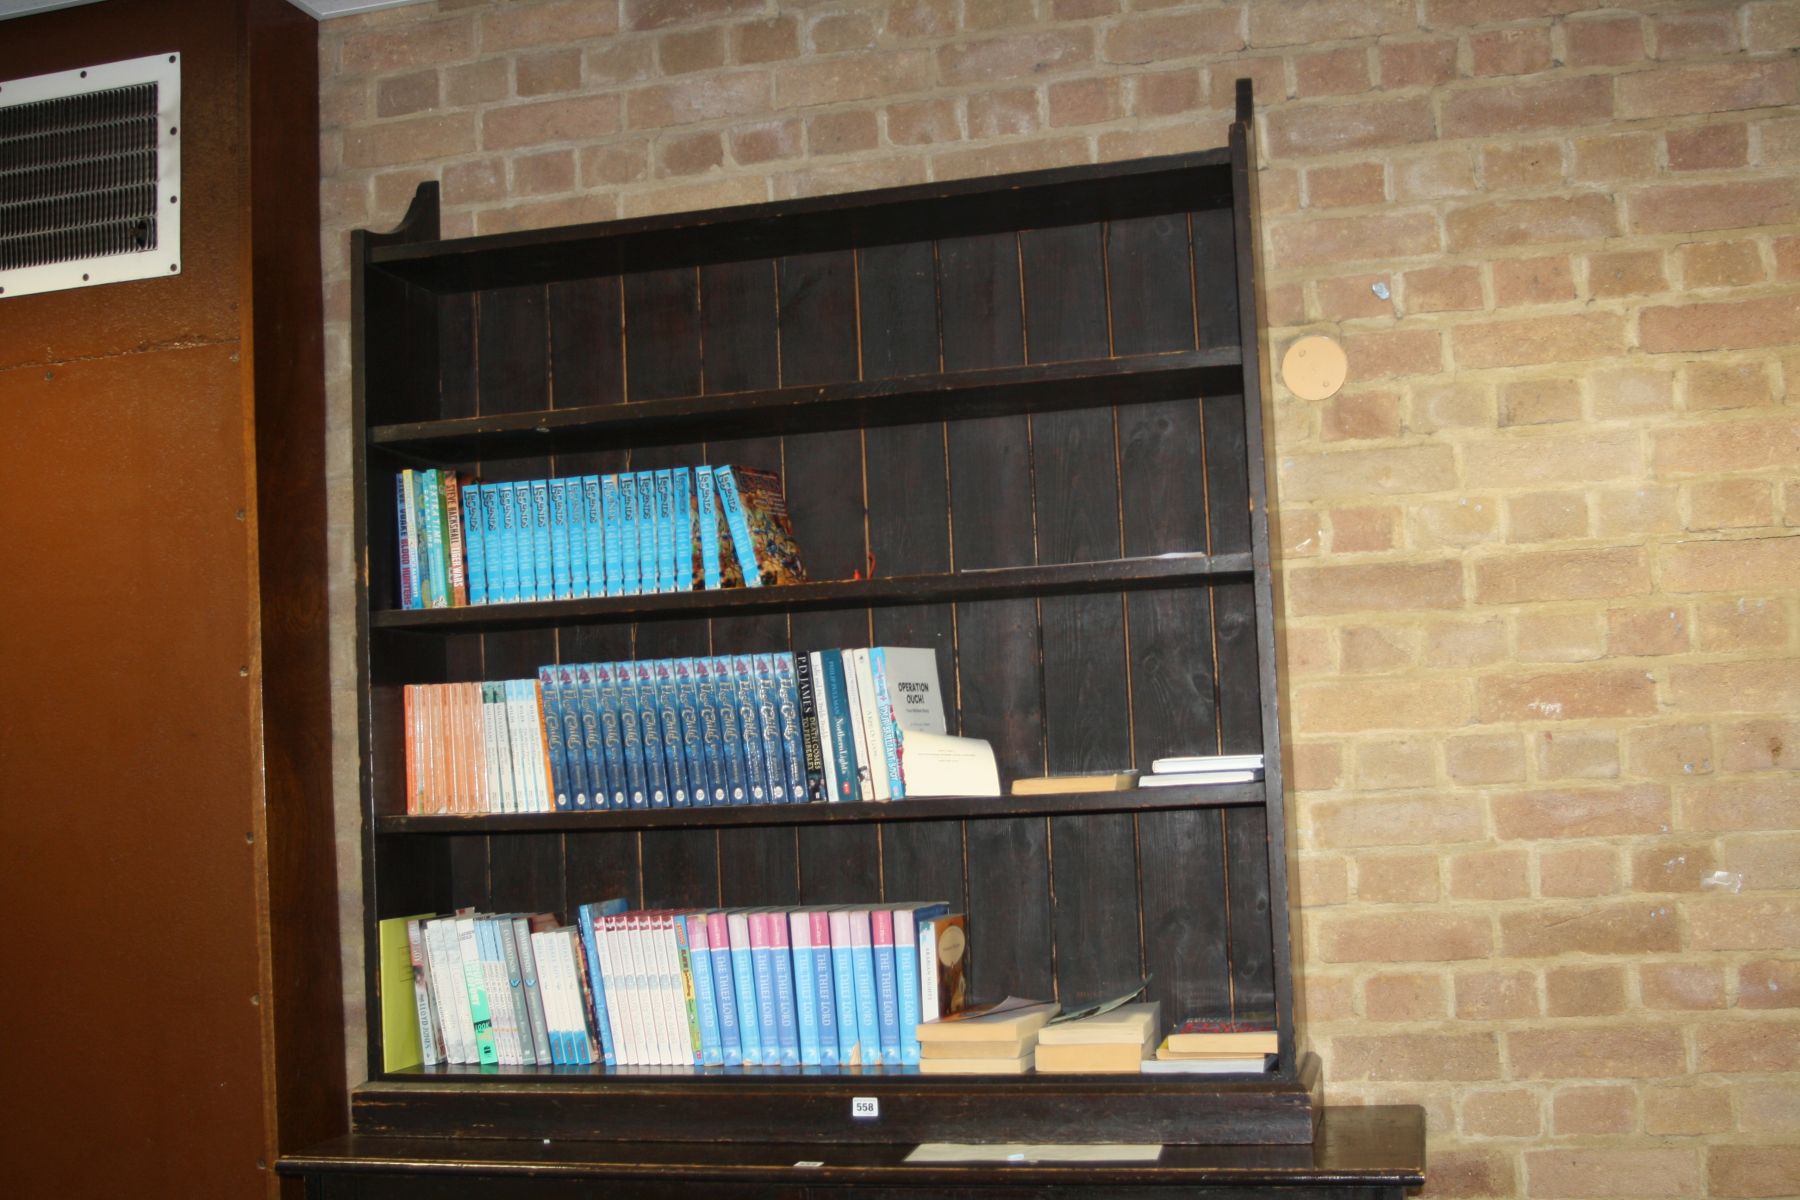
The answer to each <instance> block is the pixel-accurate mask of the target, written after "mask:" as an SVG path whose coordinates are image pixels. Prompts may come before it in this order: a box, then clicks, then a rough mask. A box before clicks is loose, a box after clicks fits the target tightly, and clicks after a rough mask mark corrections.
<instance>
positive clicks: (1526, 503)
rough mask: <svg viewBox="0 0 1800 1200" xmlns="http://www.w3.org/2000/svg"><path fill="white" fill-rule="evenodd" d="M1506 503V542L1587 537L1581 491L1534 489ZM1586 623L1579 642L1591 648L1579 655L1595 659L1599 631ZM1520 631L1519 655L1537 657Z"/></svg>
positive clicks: (1559, 641) (1584, 499)
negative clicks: (1533, 491)
mask: <svg viewBox="0 0 1800 1200" xmlns="http://www.w3.org/2000/svg"><path fill="white" fill-rule="evenodd" d="M1505 503H1506V540H1507V541H1509V542H1554V541H1565V540H1568V539H1571V538H1580V537H1586V536H1587V532H1588V511H1587V497H1586V496H1585V495H1584V494H1583V493H1581V492H1536V493H1532V494H1528V495H1524V496H1510V497H1508V498H1507V500H1506V502H1505ZM1554 619H1558V620H1560V619H1562V618H1561V617H1557V618H1554ZM1587 624H1588V626H1589V628H1587V629H1585V630H1584V631H1583V633H1584V635H1585V636H1583V637H1582V638H1581V639H1580V641H1581V642H1582V643H1584V644H1585V645H1587V646H1590V647H1592V649H1591V651H1590V652H1589V653H1587V654H1584V655H1580V656H1579V657H1584V658H1598V657H1599V636H1598V632H1599V631H1598V630H1597V629H1595V628H1592V625H1593V622H1592V620H1591V618H1590V619H1587ZM1520 630H1521V635H1520V646H1519V653H1520V656H1521V657H1522V658H1524V657H1536V655H1535V654H1534V653H1533V651H1535V650H1536V649H1538V647H1537V646H1535V645H1531V646H1528V645H1527V644H1526V642H1527V639H1526V636H1525V632H1524V630H1525V626H1524V625H1521V626H1520ZM1553 640H1554V641H1555V643H1556V644H1558V645H1564V644H1566V641H1567V639H1565V638H1563V637H1561V636H1557V637H1555V638H1554V639H1553ZM1555 657H1559V658H1560V657H1564V656H1562V655H1557V656H1555Z"/></svg>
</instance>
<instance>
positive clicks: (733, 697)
mask: <svg viewBox="0 0 1800 1200" xmlns="http://www.w3.org/2000/svg"><path fill="white" fill-rule="evenodd" d="M709 677H710V678H711V680H712V685H713V712H714V713H715V714H716V715H717V717H718V721H719V756H720V759H721V761H722V762H723V763H724V766H725V788H726V798H725V803H727V804H749V803H751V799H750V778H749V766H748V764H747V763H746V761H745V756H746V752H745V748H744V744H745V736H744V732H743V709H742V708H741V707H740V706H739V704H738V694H737V683H736V681H735V680H734V679H733V678H732V670H731V663H730V660H728V659H725V658H715V659H713V660H712V661H711V666H710V676H709Z"/></svg>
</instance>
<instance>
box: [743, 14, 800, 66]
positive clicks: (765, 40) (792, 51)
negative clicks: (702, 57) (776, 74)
mask: <svg viewBox="0 0 1800 1200" xmlns="http://www.w3.org/2000/svg"><path fill="white" fill-rule="evenodd" d="M799 56H800V22H798V21H796V20H795V19H794V18H793V17H791V16H781V17H769V18H767V19H766V20H762V21H747V22H745V23H744V24H742V25H735V26H733V27H732V29H731V60H732V61H733V62H737V63H763V62H779V61H782V60H784V59H789V58H798V57H799Z"/></svg>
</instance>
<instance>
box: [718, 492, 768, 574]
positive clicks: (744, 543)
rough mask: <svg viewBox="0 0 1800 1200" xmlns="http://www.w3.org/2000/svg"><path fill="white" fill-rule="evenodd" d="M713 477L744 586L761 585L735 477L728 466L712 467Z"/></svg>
mask: <svg viewBox="0 0 1800 1200" xmlns="http://www.w3.org/2000/svg"><path fill="white" fill-rule="evenodd" d="M713 478H714V479H715V480H716V481H717V482H718V485H719V507H720V508H722V509H724V510H725V527H726V528H727V529H729V530H731V550H732V553H733V554H734V555H735V556H736V558H737V564H738V570H740V571H742V572H743V573H744V586H745V587H761V586H762V572H761V571H760V570H758V569H757V566H756V543H754V542H752V541H751V540H750V523H749V521H747V520H745V519H744V504H743V500H742V499H741V498H740V497H739V496H738V486H737V477H736V476H735V475H733V474H732V473H731V468H730V467H714V468H713Z"/></svg>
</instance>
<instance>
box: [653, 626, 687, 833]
mask: <svg viewBox="0 0 1800 1200" xmlns="http://www.w3.org/2000/svg"><path fill="white" fill-rule="evenodd" d="M649 667H650V675H651V678H652V679H653V680H654V681H655V686H656V715H657V720H658V721H659V722H660V723H661V725H662V730H661V732H662V748H663V765H664V767H665V769H666V771H667V773H668V780H669V804H670V806H671V807H673V808H688V807H691V804H692V793H691V792H690V790H689V784H688V772H687V734H686V733H685V732H684V731H683V729H682V727H681V695H680V693H679V692H678V691H677V689H676V684H675V660H673V659H669V658H659V659H656V660H655V661H654V662H652V663H650V664H649Z"/></svg>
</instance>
